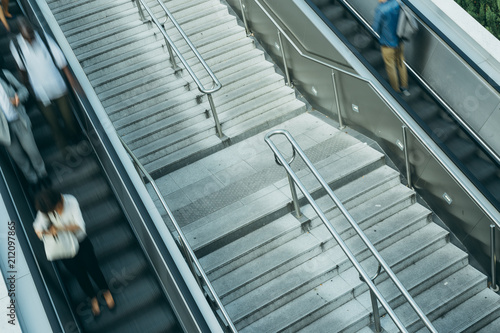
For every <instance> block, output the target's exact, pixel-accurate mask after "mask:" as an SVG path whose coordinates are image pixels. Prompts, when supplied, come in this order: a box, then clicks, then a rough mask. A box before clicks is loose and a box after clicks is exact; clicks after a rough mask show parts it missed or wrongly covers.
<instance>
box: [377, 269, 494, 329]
mask: <svg viewBox="0 0 500 333" xmlns="http://www.w3.org/2000/svg"><path fill="white" fill-rule="evenodd" d="M485 287H486V276H484V275H483V274H481V273H479V272H478V271H477V270H475V269H474V268H472V267H471V266H467V267H465V268H463V269H462V270H460V271H458V272H456V273H454V274H452V275H450V276H449V277H447V278H445V279H444V280H443V281H442V283H438V284H435V285H433V286H431V287H430V288H429V289H427V290H425V291H424V292H422V293H421V294H419V295H417V296H416V297H415V302H416V303H417V304H419V305H420V307H421V309H422V311H423V312H424V313H425V314H426V315H427V317H428V318H429V319H430V320H431V321H433V322H434V321H435V320H436V319H437V318H439V317H441V316H445V317H447V316H450V317H451V316H453V317H455V318H458V317H457V316H466V313H467V312H469V313H470V314H469V315H470V316H471V317H474V316H475V315H477V312H472V311H471V309H468V310H467V311H466V312H465V313H464V312H461V314H460V311H457V312H455V311H454V310H453V309H454V308H455V307H456V306H457V305H459V304H461V303H464V302H466V301H467V300H469V299H470V298H473V297H474V296H475V295H476V294H478V293H480V292H481V291H483V290H484V289H485ZM489 294H490V295H491V293H489ZM483 301H484V297H483ZM471 303H473V302H471ZM498 305H499V303H498V301H497V302H496V307H498ZM482 310H483V311H482V312H484V310H485V309H482ZM395 312H396V314H397V315H398V316H399V317H400V318H401V319H402V320H403V323H404V325H405V327H407V328H408V329H409V330H412V331H416V330H418V329H420V328H422V327H423V323H422V321H421V320H420V319H419V318H418V317H417V314H416V313H415V311H413V309H412V308H411V307H410V306H409V305H408V304H403V305H401V306H400V307H398V308H396V309H395ZM471 317H469V318H471ZM385 326H387V327H388V330H389V331H392V332H394V330H393V329H391V327H390V324H388V325H385ZM385 326H384V327H385ZM451 332H454V330H451Z"/></svg>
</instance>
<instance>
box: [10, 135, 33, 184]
mask: <svg viewBox="0 0 500 333" xmlns="http://www.w3.org/2000/svg"><path fill="white" fill-rule="evenodd" d="M9 127H10V132H11V133H10V137H11V143H10V146H7V147H6V148H7V151H8V152H9V154H10V157H12V159H13V160H14V162H16V164H17V166H18V167H19V169H21V171H22V173H23V175H24V177H25V178H26V180H27V181H28V182H29V183H30V184H32V185H35V184H36V183H37V182H38V177H37V175H36V172H35V170H33V168H32V167H31V164H30V161H29V160H28V157H27V156H26V154H25V153H24V151H23V148H22V146H21V143H20V142H19V138H18V134H17V133H16V131H15V130H13V127H12V126H9Z"/></svg>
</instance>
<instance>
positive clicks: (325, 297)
mask: <svg viewBox="0 0 500 333" xmlns="http://www.w3.org/2000/svg"><path fill="white" fill-rule="evenodd" d="M446 235H447V232H446V231H445V230H443V229H442V228H439V227H438V226H437V225H434V224H429V225H427V226H426V227H424V228H422V229H420V230H418V231H416V232H415V233H413V235H412V238H413V239H414V241H413V242H411V243H408V242H407V238H408V237H407V238H404V239H402V240H400V241H397V242H396V243H394V244H392V245H391V246H389V247H388V248H386V249H384V250H382V251H381V252H380V253H381V255H382V257H383V258H384V259H385V261H386V262H387V263H388V264H389V265H390V266H391V268H392V269H393V271H395V272H397V271H400V270H401V269H403V268H404V267H406V266H408V265H409V263H411V262H415V261H418V260H419V259H421V258H423V257H425V256H426V255H428V254H430V253H432V252H434V251H435V250H437V249H438V248H441V247H442V246H443V245H444V243H445V239H444V237H445V236H446ZM421 249H425V250H426V251H421ZM403 250H404V251H403ZM423 252H427V253H425V254H423ZM395 254H397V255H395ZM402 254H403V255H402ZM415 254H416V255H417V258H415ZM373 261H374V260H373V259H372V257H371V258H369V259H367V260H365V261H363V262H362V263H361V265H362V266H363V267H374V268H375V267H376V265H375V264H373ZM358 281H359V279H358V277H357V274H354V273H353V269H352V270H349V271H346V272H345V273H343V274H341V275H339V276H337V277H334V278H333V279H331V281H330V280H329V281H327V282H325V283H322V284H321V285H319V286H317V287H316V288H314V289H312V290H310V291H308V292H306V293H304V294H303V295H301V296H299V297H297V298H295V299H294V300H292V301H291V302H289V303H287V304H285V305H283V306H282V307H280V308H278V309H277V310H275V311H273V312H271V313H270V314H268V315H266V316H264V317H262V318H260V319H259V320H257V321H255V322H253V323H252V324H250V325H248V326H246V327H244V328H243V329H241V330H240V332H263V331H272V332H283V331H298V330H300V329H302V328H304V327H306V326H307V325H310V324H312V323H314V324H313V325H320V324H321V322H322V321H324V320H326V319H324V318H326V315H328V317H329V316H335V317H336V316H338V315H339V313H343V314H344V315H346V316H347V311H349V312H351V311H353V310H352V309H351V306H353V304H357V307H359V308H357V307H356V308H357V309H356V310H355V312H357V313H358V315H357V316H355V317H354V319H351V320H349V321H345V323H346V326H339V327H345V328H348V327H350V326H352V325H354V327H355V329H357V328H360V327H362V326H367V325H368V323H369V317H368V315H369V312H370V310H366V308H369V305H363V303H359V302H358V301H357V300H356V299H354V300H353V294H352V283H353V282H354V283H355V284H358ZM353 301H355V302H354V303H353ZM340 305H341V306H340ZM338 306H340V308H338ZM347 308H349V309H350V310H347V311H346V309H347ZM365 311H366V312H365ZM320 318H321V320H318V319H320ZM317 320H318V321H317ZM353 320H354V321H355V322H354V324H353ZM342 322H344V321H342ZM330 325H331V321H330ZM336 325H337V324H336ZM330 327H331V326H330ZM336 327H337V326H336ZM355 329H353V330H351V331H356V330H355ZM313 331H315V330H314V329H310V328H309V327H306V329H304V332H313ZM348 331H349V330H348ZM316 332H321V330H319V331H318V330H317V331H316Z"/></svg>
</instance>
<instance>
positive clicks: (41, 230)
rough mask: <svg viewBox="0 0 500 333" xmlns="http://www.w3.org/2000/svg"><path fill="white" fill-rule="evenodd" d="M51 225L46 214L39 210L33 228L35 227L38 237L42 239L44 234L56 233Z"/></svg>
mask: <svg viewBox="0 0 500 333" xmlns="http://www.w3.org/2000/svg"><path fill="white" fill-rule="evenodd" d="M49 225H50V223H49V221H48V219H47V217H46V216H45V214H43V213H41V212H37V214H36V218H35V221H34V222H33V229H35V233H36V235H37V236H38V238H40V239H42V238H43V235H48V234H52V235H53V234H54V229H53V228H49Z"/></svg>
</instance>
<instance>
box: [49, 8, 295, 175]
mask: <svg viewBox="0 0 500 333" xmlns="http://www.w3.org/2000/svg"><path fill="white" fill-rule="evenodd" d="M47 2H48V4H49V6H50V8H51V10H52V12H53V14H54V16H55V18H56V19H57V21H58V23H59V25H60V26H61V29H62V30H63V32H64V34H65V36H66V38H67V40H68V41H69V43H70V45H71V47H72V48H73V50H74V52H75V54H76V56H77V58H78V60H79V61H80V63H81V65H82V67H83V69H84V71H85V73H86V74H87V76H88V77H89V79H90V81H91V84H92V85H93V87H94V89H95V91H96V93H97V94H98V96H99V98H100V100H101V101H102V104H103V106H104V107H105V109H106V112H107V113H108V115H109V117H110V118H111V120H112V122H113V124H114V126H115V128H116V129H117V131H118V133H119V134H120V135H121V136H122V138H123V139H124V140H125V142H126V143H127V144H128V145H129V146H130V148H131V149H132V150H133V152H134V154H135V155H136V156H137V157H138V158H139V159H140V161H141V162H142V163H143V164H144V165H145V167H146V169H147V170H148V171H149V172H150V173H151V174H152V175H153V177H158V176H160V175H163V174H165V173H167V172H170V171H173V170H175V169H177V168H179V167H182V166H184V165H187V164H189V163H191V162H193V161H195V160H197V159H199V158H201V157H204V156H207V155H208V154H210V153H212V152H214V151H217V150H220V149H223V148H224V146H225V145H227V142H226V143H225V142H223V141H221V139H219V138H218V137H217V136H216V135H215V125H214V121H213V119H212V117H211V116H209V114H211V112H210V106H209V103H208V100H207V98H206V96H203V95H202V94H201V93H200V92H199V91H198V89H197V86H196V84H195V83H194V81H193V80H192V79H191V77H190V76H189V75H188V73H187V71H182V72H181V73H177V75H176V74H175V73H174V71H173V69H172V66H171V64H170V62H169V60H168V52H167V51H166V47H165V41H164V39H163V37H162V36H160V33H159V30H158V29H157V28H156V26H152V24H150V23H147V24H143V23H142V22H141V21H140V19H139V14H138V12H137V8H136V7H135V5H134V3H133V2H132V1H130V0H113V1H106V0H79V1H71V2H64V3H61V2H60V1H56V0H52V1H47ZM148 4H149V6H150V7H151V8H152V9H153V11H154V12H155V13H156V15H157V17H158V18H159V19H160V20H161V21H163V18H164V16H165V15H164V13H163V11H162V10H161V8H160V6H159V5H157V3H156V1H149V2H148ZM167 6H168V8H169V10H170V11H171V12H172V13H173V15H174V17H175V18H176V20H177V21H178V22H179V24H180V25H181V27H182V28H183V30H184V31H185V33H186V34H187V35H188V36H189V38H190V40H191V41H192V42H193V44H194V45H195V46H196V48H197V49H198V51H199V52H200V53H201V55H202V56H203V58H204V59H205V61H206V62H207V63H208V65H209V66H210V68H211V69H212V70H213V72H214V73H215V74H216V76H217V77H218V79H219V80H220V81H221V83H222V85H223V88H222V89H221V90H220V91H218V92H216V93H215V94H214V102H215V105H216V108H217V112H218V115H219V118H220V121H221V124H222V130H223V132H224V134H225V135H226V136H227V137H228V138H229V143H236V142H238V141H241V140H243V139H245V138H247V137H249V136H250V135H253V134H256V133H258V132H260V131H262V130H264V129H265V128H267V127H268V126H270V125H271V126H272V125H275V124H279V123H280V122H282V121H284V120H286V119H289V118H291V117H293V116H295V115H297V114H300V113H302V112H304V111H305V105H304V103H302V102H300V101H298V100H297V99H296V98H295V93H294V90H292V89H290V88H288V87H287V86H285V85H284V84H283V77H282V76H281V75H278V74H277V73H276V72H275V70H274V66H273V64H272V63H270V62H268V61H266V60H265V59H264V53H263V52H262V51H261V50H259V49H257V48H256V47H255V45H254V42H253V40H252V39H251V38H247V37H246V35H245V31H244V28H242V27H241V26H239V25H238V23H237V20H236V18H235V17H234V16H231V15H230V14H229V13H228V10H227V7H225V6H223V5H221V4H220V2H219V1H217V0H204V1H203V0H192V1H186V0H172V1H168V2H167ZM167 32H168V34H169V35H170V36H171V38H172V39H173V40H174V42H175V43H176V45H177V47H178V48H179V49H180V51H181V52H182V53H183V54H184V55H185V58H186V59H187V62H188V63H189V64H190V65H191V66H192V68H193V70H194V71H195V73H196V74H197V75H198V77H199V78H200V80H201V81H202V82H203V83H204V84H205V85H206V86H207V87H211V79H210V78H209V77H208V74H207V73H206V72H205V70H204V69H203V68H202V66H201V65H200V64H199V63H198V61H197V59H196V58H195V56H194V54H193V53H192V52H191V51H190V50H189V52H188V46H187V45H186V43H185V42H184V40H183V39H182V38H181V36H180V34H179V33H178V32H177V30H176V29H175V28H174V27H173V24H171V22H169V23H168V24H167ZM178 63H179V64H180V62H178Z"/></svg>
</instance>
